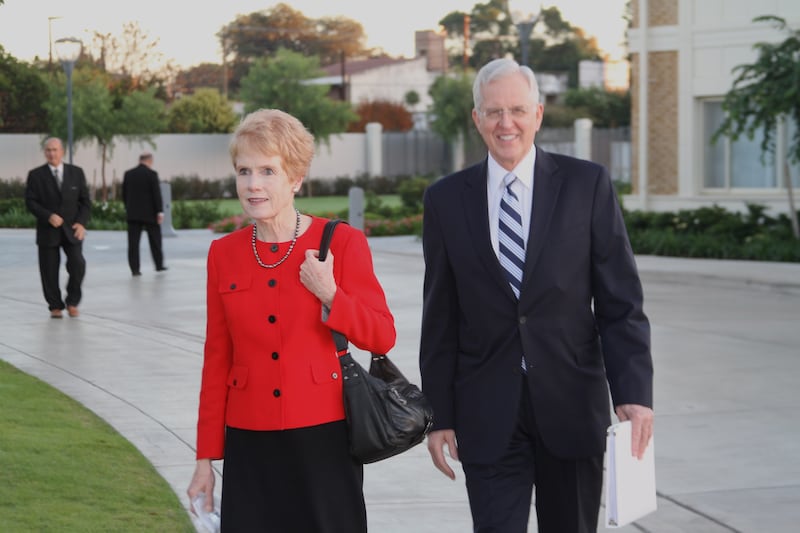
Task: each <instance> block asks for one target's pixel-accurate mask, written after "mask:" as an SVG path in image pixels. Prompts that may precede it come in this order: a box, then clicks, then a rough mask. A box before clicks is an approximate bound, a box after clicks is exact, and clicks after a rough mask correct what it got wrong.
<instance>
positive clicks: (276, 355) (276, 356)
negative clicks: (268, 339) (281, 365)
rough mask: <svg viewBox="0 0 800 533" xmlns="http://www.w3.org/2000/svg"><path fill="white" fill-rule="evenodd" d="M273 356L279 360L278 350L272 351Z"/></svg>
mask: <svg viewBox="0 0 800 533" xmlns="http://www.w3.org/2000/svg"><path fill="white" fill-rule="evenodd" d="M272 358H273V359H275V360H276V361H277V360H278V352H272Z"/></svg>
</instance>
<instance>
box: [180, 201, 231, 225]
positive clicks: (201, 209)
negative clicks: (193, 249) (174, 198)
mask: <svg viewBox="0 0 800 533" xmlns="http://www.w3.org/2000/svg"><path fill="white" fill-rule="evenodd" d="M221 218H222V211H221V210H220V205H219V202H214V201H197V200H195V201H191V202H184V201H178V202H173V203H172V225H173V227H175V229H192V228H208V227H209V226H210V225H211V224H212V223H214V222H217V221H219V220H220V219H221Z"/></svg>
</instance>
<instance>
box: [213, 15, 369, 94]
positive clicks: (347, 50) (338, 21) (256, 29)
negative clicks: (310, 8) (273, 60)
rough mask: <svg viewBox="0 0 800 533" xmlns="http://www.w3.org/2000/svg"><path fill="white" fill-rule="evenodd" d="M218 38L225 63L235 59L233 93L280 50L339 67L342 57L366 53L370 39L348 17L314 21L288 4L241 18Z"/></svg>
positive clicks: (228, 26) (231, 85)
mask: <svg viewBox="0 0 800 533" xmlns="http://www.w3.org/2000/svg"><path fill="white" fill-rule="evenodd" d="M217 36H218V37H219V39H220V43H221V45H222V50H223V63H224V64H226V65H227V64H228V56H229V55H233V58H232V65H230V70H231V73H230V75H229V78H228V80H227V81H228V82H229V85H230V87H231V89H232V90H235V89H236V88H237V87H238V86H239V82H240V80H241V78H243V77H244V76H245V75H246V74H247V71H248V69H249V68H250V66H251V65H252V64H253V63H254V62H255V61H257V60H258V59H261V58H263V57H270V56H273V55H274V54H275V53H276V52H277V51H278V50H280V49H286V50H292V51H294V52H298V53H301V54H304V55H307V56H312V55H313V56H317V57H319V58H320V62H321V64H322V65H331V64H334V63H338V62H339V61H341V58H342V56H347V57H354V56H360V55H364V54H365V53H366V47H365V44H364V43H365V42H366V35H365V34H364V28H363V26H361V24H360V23H358V22H356V21H354V20H351V19H348V18H345V17H327V18H321V19H316V20H315V19H310V18H308V17H306V16H305V15H303V13H302V12H300V11H297V10H296V9H293V8H292V7H290V6H289V5H287V4H284V3H279V4H277V5H275V6H274V7H272V8H270V9H267V10H264V11H258V12H255V13H250V14H249V15H239V16H238V17H236V19H234V21H233V22H231V23H229V24H227V25H226V26H225V27H223V28H222V29H221V30H220V31H219V33H217Z"/></svg>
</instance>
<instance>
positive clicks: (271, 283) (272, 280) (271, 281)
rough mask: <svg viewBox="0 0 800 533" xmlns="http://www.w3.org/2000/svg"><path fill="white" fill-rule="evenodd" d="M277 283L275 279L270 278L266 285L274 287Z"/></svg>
mask: <svg viewBox="0 0 800 533" xmlns="http://www.w3.org/2000/svg"><path fill="white" fill-rule="evenodd" d="M277 283H278V282H277V281H275V280H274V279H271V280H269V282H268V283H267V285H269V286H270V287H274V286H275V285H276V284H277Z"/></svg>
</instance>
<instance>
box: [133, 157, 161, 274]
mask: <svg viewBox="0 0 800 533" xmlns="http://www.w3.org/2000/svg"><path fill="white" fill-rule="evenodd" d="M152 166H153V154H150V153H144V154H142V155H140V156H139V166H137V167H135V168H132V169H130V170H128V171H126V172H125V177H124V178H123V180H122V201H123V202H125V211H126V213H127V219H128V265H129V266H130V268H131V274H132V275H134V276H141V275H142V272H141V270H139V241H140V239H141V237H142V229H144V230H145V231H146V232H147V240H148V241H149V243H150V253H151V254H152V255H153V262H154V263H155V265H156V271H157V272H162V271H164V270H166V269H167V267H166V266H164V253H163V251H162V249H161V223H162V222H163V221H164V203H163V201H162V199H161V186H160V184H159V181H158V173H157V172H156V171H155V170H153V169H152Z"/></svg>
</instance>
